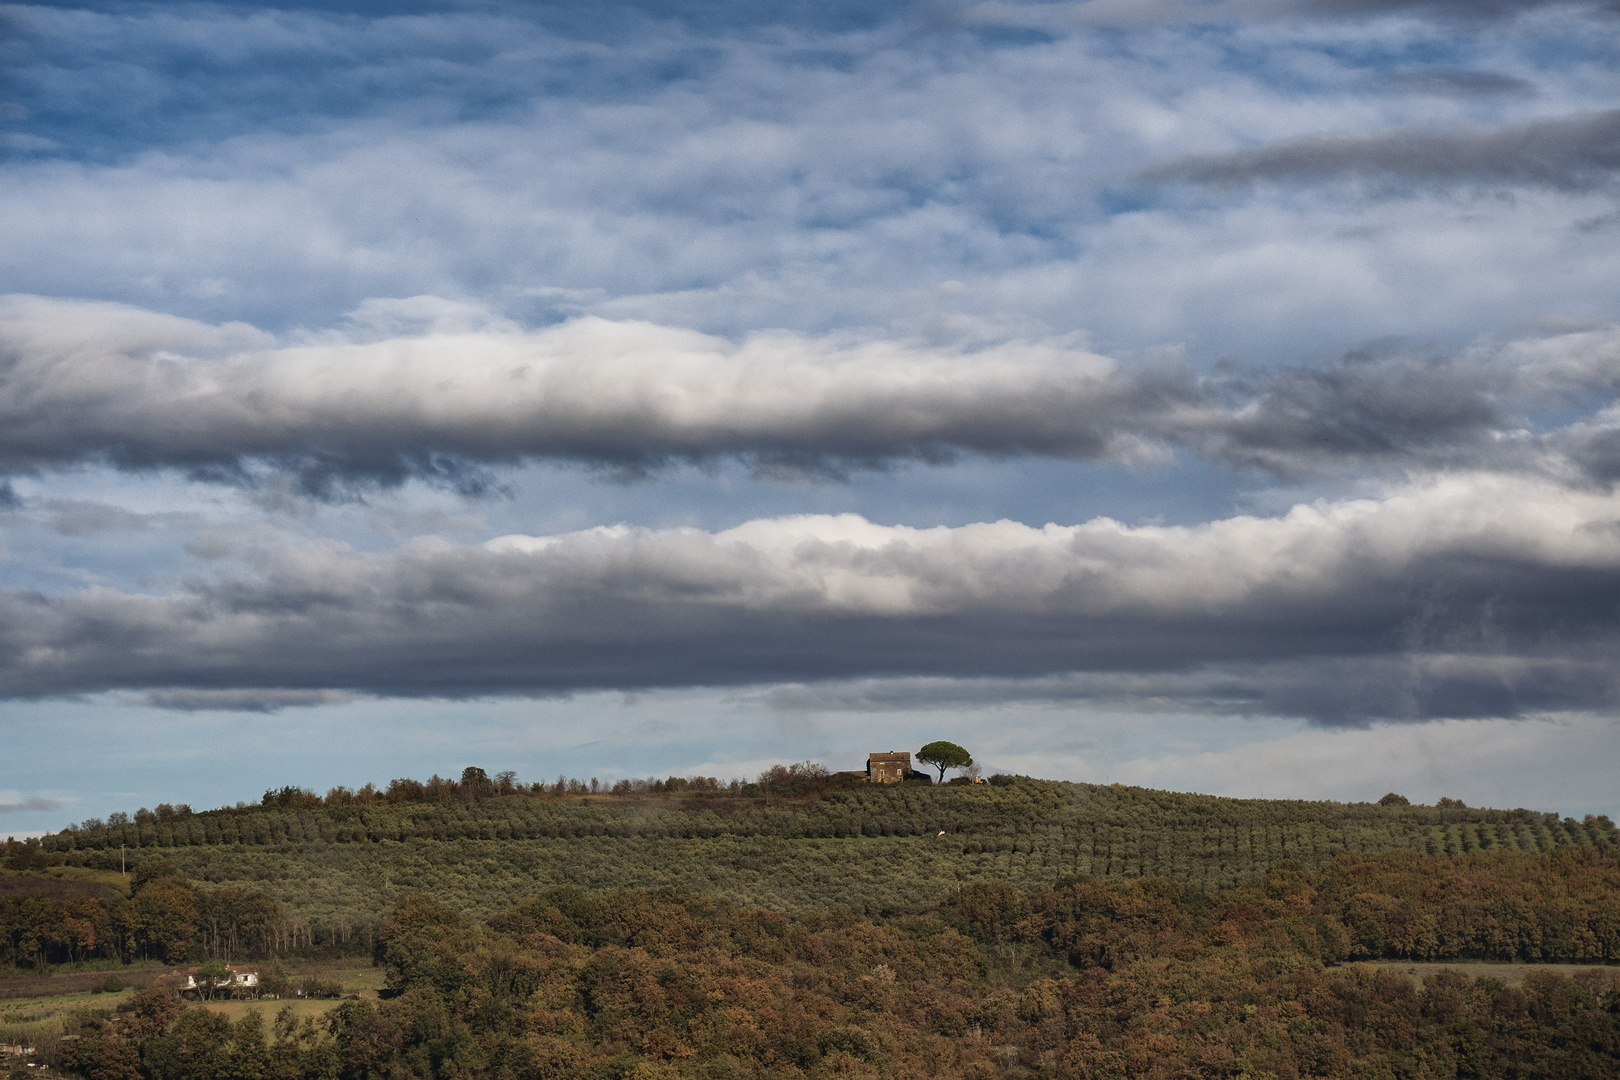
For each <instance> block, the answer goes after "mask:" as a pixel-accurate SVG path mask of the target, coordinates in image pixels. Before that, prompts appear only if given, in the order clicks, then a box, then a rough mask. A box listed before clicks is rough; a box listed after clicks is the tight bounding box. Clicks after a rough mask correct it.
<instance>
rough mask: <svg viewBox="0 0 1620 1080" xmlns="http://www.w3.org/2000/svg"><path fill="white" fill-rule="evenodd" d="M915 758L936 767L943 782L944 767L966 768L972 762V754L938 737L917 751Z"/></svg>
mask: <svg viewBox="0 0 1620 1080" xmlns="http://www.w3.org/2000/svg"><path fill="white" fill-rule="evenodd" d="M917 760H918V761H920V762H922V763H923V764H925V765H932V766H933V767H934V768H936V769H938V770H939V779H940V782H941V783H943V782H944V781H945V770H946V769H965V768H967V767H968V766H969V765H972V764H973V755H972V754H970V753H968V752H967V751H966V750H964V749H962V748H961V747H960V746H957V745H956V744H955V743H953V742H946V741H945V740H943V739H940V740H938V741H937V742H931V743H929V744H928V745H927V746H925V747H923V748H922V749H921V750H919V751H917Z"/></svg>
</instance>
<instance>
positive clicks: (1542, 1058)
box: [39, 848, 1620, 1080]
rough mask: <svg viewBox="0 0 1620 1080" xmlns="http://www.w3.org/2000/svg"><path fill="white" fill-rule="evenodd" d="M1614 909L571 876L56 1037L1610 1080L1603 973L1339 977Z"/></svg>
mask: <svg viewBox="0 0 1620 1080" xmlns="http://www.w3.org/2000/svg"><path fill="white" fill-rule="evenodd" d="M1617 898H1620V864H1617V862H1616V859H1615V857H1614V852H1613V849H1604V850H1599V849H1593V848H1585V849H1576V848H1565V849H1561V850H1559V851H1556V852H1553V853H1547V854H1524V853H1476V854H1472V855H1468V856H1462V857H1459V858H1455V859H1446V858H1441V857H1436V856H1431V855H1427V854H1423V853H1416V852H1392V853H1389V854H1386V855H1383V856H1379V857H1377V858H1372V859H1361V858H1357V857H1354V856H1349V855H1344V856H1340V857H1338V858H1336V859H1335V860H1334V861H1333V862H1332V864H1331V865H1330V866H1328V867H1326V868H1324V869H1323V870H1322V871H1321V872H1311V871H1309V870H1306V869H1304V868H1302V867H1300V866H1298V865H1280V866H1276V867H1273V868H1272V869H1271V870H1270V871H1268V872H1267V873H1266V874H1265V875H1264V876H1263V877H1262V878H1260V879H1259V880H1258V881H1256V882H1255V883H1254V884H1253V885H1252V886H1250V887H1247V888H1243V889H1236V890H1218V891H1214V892H1210V891H1201V890H1197V889H1191V888H1185V887H1181V886H1177V885H1175V884H1174V883H1172V882H1168V881H1164V880H1162V879H1156V878H1148V879H1139V880H1135V881H1103V880H1098V879H1094V878H1080V879H1074V880H1069V881H1065V882H1060V883H1057V884H1049V885H1046V886H1043V887H1040V888H1037V889H1033V890H1019V889H1013V888H1011V887H1008V886H1006V885H1004V884H999V883H989V882H986V883H978V884H975V885H971V886H968V887H965V888H963V889H960V890H958V891H956V892H955V893H953V894H952V895H951V896H950V897H948V898H947V899H946V900H945V902H943V903H942V904H940V905H938V906H937V907H936V908H935V909H934V910H932V911H930V912H927V913H924V914H922V915H915V916H906V917H900V918H892V919H874V918H870V917H866V916H860V915H856V914H854V913H851V912H818V913H810V914H806V915H803V916H799V917H796V918H789V917H784V916H782V915H778V914H774V913H770V912H765V911H759V910H750V909H747V908H743V907H739V906H737V905H733V904H729V903H727V902H725V901H723V900H718V899H716V898H713V897H710V896H705V895H701V894H695V893H683V892H680V891H676V890H652V891H635V892H628V893H617V894H607V895H595V896H593V895H589V894H586V893H584V892H581V891H579V890H573V889H558V890H551V891H548V892H546V893H543V894H541V895H539V896H536V897H534V898H532V899H529V900H527V901H525V902H523V903H521V904H519V905H517V906H516V907H511V908H508V909H506V910H504V911H501V912H499V913H497V914H495V915H493V916H492V917H491V918H489V919H488V920H486V921H484V922H483V923H479V922H476V921H474V920H471V919H468V918H467V917H466V916H465V915H464V914H463V913H462V912H460V911H458V910H456V909H455V908H453V907H451V906H448V905H445V904H443V903H441V902H439V901H436V900H433V899H432V898H429V897H426V896H420V895H416V896H409V897H405V898H403V899H402V900H401V901H400V902H399V903H398V904H397V905H396V906H395V908H394V909H393V911H392V912H391V914H390V916H389V918H388V920H387V921H386V922H385V924H384V925H383V927H382V929H381V934H380V936H379V956H380V959H381V960H382V962H383V964H384V965H385V968H386V972H387V984H388V987H389V993H390V996H389V997H388V998H387V999H386V1000H383V1001H381V1002H376V1003H373V1002H370V1001H352V1002H343V1003H342V1004H341V1005H339V1006H338V1007H337V1008H336V1009H334V1010H333V1011H332V1012H331V1013H329V1014H328V1016H327V1018H326V1019H325V1020H324V1022H321V1021H316V1020H314V1019H300V1018H298V1017H297V1016H296V1015H295V1014H294V1012H293V1011H292V1010H291V1009H286V1010H283V1011H281V1012H279V1013H277V1015H276V1016H275V1019H274V1021H273V1022H272V1023H271V1024H270V1025H269V1027H268V1029H267V1028H266V1026H265V1023H264V1021H263V1020H262V1019H260V1018H259V1017H258V1015H257V1014H256V1013H252V1012H250V1013H248V1014H245V1015H244V1016H243V1017H242V1018H241V1019H239V1020H237V1021H235V1022H234V1023H233V1022H232V1021H230V1020H228V1019H226V1018H224V1017H222V1016H219V1015H217V1014H214V1013H209V1012H206V1011H204V1010H201V1009H195V1008H192V1009H187V1008H184V1007H183V1006H182V1003H181V1002H179V1001H178V999H176V998H174V997H173V996H172V995H170V994H167V993H166V992H165V991H162V990H158V989H153V990H146V991H142V992H140V993H139V994H137V995H136V997H135V999H134V1000H132V1001H131V1002H129V1003H128V1004H127V1005H125V1006H121V1007H120V1009H119V1011H118V1013H117V1014H102V1015H96V1014H92V1013H85V1014H81V1015H80V1016H79V1017H78V1018H76V1019H75V1021H74V1022H73V1023H72V1024H71V1025H70V1027H69V1028H68V1030H67V1031H66V1032H65V1034H68V1035H72V1036H75V1037H74V1038H72V1039H65V1038H61V1037H59V1036H52V1035H50V1034H49V1033H47V1034H45V1035H43V1036H42V1037H41V1038H40V1039H39V1045H40V1047H41V1048H42V1054H43V1055H44V1056H45V1057H46V1059H47V1061H48V1062H49V1063H51V1064H54V1065H56V1066H57V1067H58V1068H61V1069H64V1070H67V1071H70V1072H77V1073H78V1074H80V1075H83V1076H85V1077H87V1078H89V1080H113V1078H114V1077H117V1078H118V1080H138V1078H145V1077H150V1078H153V1080H158V1078H162V1080H193V1078H198V1080H200V1078H203V1077H209V1078H216V1077H228V1076H243V1077H248V1076H251V1077H264V1078H269V1080H302V1078H306V1077H307V1078H310V1080H314V1078H316V1077H341V1078H343V1080H362V1078H370V1077H395V1078H406V1077H423V1078H427V1077H435V1078H437V1077H446V1078H448V1077H456V1076H492V1077H495V1076H499V1077H511V1078H514V1080H563V1078H570V1080H571V1078H587V1080H686V1078H691V1080H742V1078H751V1080H752V1078H766V1077H773V1078H774V1077H781V1078H783V1080H821V1078H824V1077H825V1078H829V1080H830V1078H832V1077H859V1076H865V1077H923V1076H929V1077H940V1078H944V1080H992V1078H1001V1077H1006V1078H1009V1080H1011V1078H1014V1077H1030V1076H1051V1077H1056V1078H1061V1080H1071V1078H1072V1080H1103V1078H1125V1077H1131V1078H1137V1077H1144V1078H1145V1077H1240V1076H1251V1077H1261V1076H1271V1077H1278V1078H1283V1077H1292V1078H1304V1077H1414V1078H1417V1077H1442V1076H1444V1077H1457V1076H1467V1077H1478V1078H1485V1080H1495V1078H1503V1080H1506V1078H1509V1077H1513V1078H1528V1077H1548V1078H1552V1077H1558V1078H1563V1077H1594V1078H1601V1077H1613V1076H1616V1075H1620V980H1617V979H1616V977H1615V976H1616V973H1615V972H1613V971H1608V970H1604V969H1597V970H1591V971H1586V972H1582V973H1580V974H1578V975H1576V976H1575V977H1573V978H1566V977H1563V975H1561V974H1560V973H1558V972H1556V971H1553V970H1548V969H1544V968H1543V969H1537V970H1535V971H1533V972H1531V973H1530V974H1528V975H1527V976H1526V977H1525V978H1524V979H1523V980H1522V983H1521V984H1520V985H1509V984H1508V983H1506V982H1504V981H1502V980H1499V979H1495V978H1481V979H1469V978H1467V977H1465V976H1463V975H1461V974H1458V973H1455V972H1443V973H1440V974H1437V975H1432V976H1429V977H1428V978H1426V979H1424V980H1423V983H1422V985H1421V987H1419V986H1416V985H1414V983H1413V982H1412V981H1410V980H1408V978H1406V977H1405V976H1403V975H1402V974H1399V973H1398V972H1396V971H1394V970H1390V969H1389V968H1387V967H1386V968H1382V969H1375V968H1372V967H1367V966H1362V965H1350V966H1334V965H1335V963H1336V962H1337V961H1341V960H1345V959H1355V958H1356V957H1358V956H1377V955H1391V954H1392V953H1391V950H1392V949H1401V948H1404V949H1415V950H1420V951H1421V950H1425V949H1435V948H1438V949H1447V948H1465V947H1467V948H1472V947H1484V948H1487V949H1488V948H1492V947H1495V946H1494V945H1493V944H1492V943H1493V942H1497V941H1513V942H1518V943H1519V946H1518V947H1523V946H1525V945H1526V944H1528V943H1531V942H1534V943H1536V944H1535V945H1534V948H1536V949H1538V950H1541V951H1542V952H1543V954H1547V952H1548V949H1549V947H1551V951H1552V952H1557V951H1559V949H1560V948H1563V949H1564V951H1565V952H1568V953H1570V954H1572V955H1573V954H1579V953H1582V952H1583V951H1586V950H1588V949H1589V948H1590V943H1591V942H1593V941H1594V940H1601V941H1603V942H1604V944H1603V945H1602V946H1601V948H1600V951H1602V952H1604V953H1605V956H1606V957H1607V958H1608V959H1614V958H1615V957H1616V956H1617V952H1616V945H1617V944H1620V943H1616V942H1613V941H1611V940H1610V939H1609V938H1608V937H1604V936H1603V934H1604V932H1603V931H1600V929H1599V928H1600V927H1605V926H1606V927H1608V928H1609V931H1607V933H1609V934H1610V935H1611V936H1612V933H1613V931H1614V928H1616V927H1620V918H1617V916H1620V909H1617V908H1616V904H1617V902H1620V900H1617ZM1582 913H1584V915H1585V917H1586V918H1587V919H1588V921H1587V922H1585V923H1579V922H1578V923H1576V924H1574V925H1573V927H1572V929H1573V932H1568V929H1569V928H1566V926H1565V920H1567V919H1568V918H1569V917H1571V916H1576V915H1580V914H1582ZM1593 934H1597V937H1596V938H1594V937H1593V936H1592V935H1593ZM1557 941H1563V942H1566V943H1567V947H1564V946H1554V945H1553V943H1554V942H1557ZM1586 958H1587V959H1594V960H1595V959H1598V957H1596V956H1587V957H1586ZM271 1007H272V1008H273V1007H274V1006H271Z"/></svg>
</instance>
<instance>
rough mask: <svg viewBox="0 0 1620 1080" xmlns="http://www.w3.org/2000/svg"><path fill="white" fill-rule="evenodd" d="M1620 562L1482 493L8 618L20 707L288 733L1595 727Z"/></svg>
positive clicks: (533, 541) (891, 534)
mask: <svg viewBox="0 0 1620 1080" xmlns="http://www.w3.org/2000/svg"><path fill="white" fill-rule="evenodd" d="M1617 536H1620V497H1616V496H1614V495H1609V494H1603V493H1599V492H1595V491H1593V492H1584V493H1583V492H1578V491H1577V492H1572V491H1570V490H1569V489H1567V488H1564V487H1562V486H1559V485H1555V484H1552V483H1549V482H1546V481H1539V480H1528V479H1507V478H1502V477H1490V476H1477V475H1475V476H1454V477H1450V478H1447V479H1443V480H1437V481H1433V482H1429V483H1426V484H1422V485H1415V486H1412V487H1410V488H1407V489H1404V490H1401V491H1398V492H1395V493H1393V494H1390V495H1389V496H1387V497H1385V498H1382V499H1365V500H1353V501H1343V502H1324V503H1318V504H1312V505H1301V506H1297V507H1295V508H1294V509H1293V510H1291V511H1290V512H1288V513H1287V514H1285V515H1283V516H1280V517H1274V518H1258V517H1235V518H1230V519H1226V520H1222V521H1216V522H1212V523H1209V524H1206V525H1201V526H1197V527H1177V528H1167V527H1142V528H1132V527H1127V526H1125V525H1122V524H1120V523H1118V522H1115V521H1111V520H1107V519H1099V520H1095V521H1091V522H1087V523H1085V524H1081V525H1074V526H1058V525H1048V526H1046V527H1044V528H1032V527H1029V526H1026V525H1022V524H1018V523H1015V522H1009V521H1000V522H993V523H984V524H977V525H969V526H964V527H960V528H935V529H914V528H906V527H889V526H881V525H876V524H873V523H871V522H868V521H866V520H863V519H861V518H859V517H855V516H852V515H845V516H838V517H826V516H806V517H789V518H775V519H766V520H758V521H753V522H749V523H746V524H744V525H742V526H739V527H737V528H735V529H730V530H727V531H724V532H719V533H707V532H702V531H699V530H694V529H669V530H653V529H641V528H629V527H622V526H621V527H613V528H598V529H592V530H588V531H584V532H578V533H570V534H566V535H561V536H552V537H528V536H512V537H505V538H502V539H499V540H495V541H491V542H489V543H486V544H483V545H477V546H471V545H460V544H454V543H450V542H447V541H443V540H419V541H415V542H412V543H410V544H407V545H405V546H404V547H402V548H400V549H398V550H396V551H393V552H390V553H385V554H363V553H359V552H356V551H353V550H351V549H349V548H347V547H344V546H342V545H338V544H323V545H313V546H306V547H299V548H289V549H285V550H282V551H280V552H278V553H274V554H272V555H270V556H267V557H266V558H265V561H264V562H263V564H262V566H261V567H260V568H259V569H258V570H256V571H254V572H251V573H244V572H222V573H221V575H220V576H218V577H216V578H214V579H212V580H207V581H198V582H194V583H193V584H191V585H190V586H189V587H188V588H186V589H185V590H184V591H180V592H176V593H174V594H171V595H167V596H145V595H132V594H128V593H122V592H117V591H113V590H110V589H104V588H93V589H85V590H83V591H80V592H76V593H72V594H68V595H64V596H60V597H47V596H42V595H38V594H31V593H20V592H8V593H4V594H0V692H3V693H5V694H7V695H13V696H44V695H57V694H77V693H89V692H95V691H104V690H114V689H124V690H152V691H156V692H157V695H156V696H155V697H154V698H153V702H154V703H156V704H162V703H165V702H173V703H178V704H181V705H182V707H222V706H223V707H233V706H232V702H238V704H237V705H236V706H235V707H248V708H273V707H277V704H278V703H282V704H299V703H304V702H305V701H313V700H322V699H321V698H319V697H318V696H311V695H310V694H309V692H320V693H325V692H334V691H335V692H340V693H362V694H376V695H387V696H446V697H475V696H483V695H490V694H495V695H500V694H519V695H533V694H557V693H567V692H569V691H574V690H586V689H603V688H620V689H629V688H638V687H682V686H706V685H707V686H718V685H770V684H781V683H821V682H828V681H836V680H846V681H847V680H859V679H870V678H876V679H897V678H898V679H923V680H936V682H934V683H933V684H932V685H934V686H936V687H937V686H939V685H940V684H939V683H938V682H937V680H941V679H947V680H959V679H964V678H967V679H974V678H979V679H988V680H994V679H1014V680H1016V679H1037V680H1040V679H1047V680H1056V682H1055V683H1054V684H1053V685H1059V684H1063V685H1066V686H1067V688H1068V689H1067V690H1065V693H1068V694H1069V695H1070V696H1073V697H1086V696H1092V697H1098V698H1102V697H1106V698H1108V699H1110V700H1115V701H1121V700H1124V701H1129V700H1139V701H1143V702H1152V701H1154V700H1158V701H1160V702H1184V703H1187V704H1188V705H1196V706H1198V707H1199V708H1209V707H1211V706H1214V707H1217V708H1219V709H1224V710H1225V711H1234V712H1257V713H1258V712H1263V713H1267V714H1273V715H1286V716H1304V717H1310V718H1312V719H1315V720H1317V721H1320V722H1324V723H1363V722H1369V721H1373V720H1379V719H1426V718H1432V717H1445V716H1511V715H1519V714H1521V713H1523V712H1527V711H1540V710H1556V709H1565V708H1595V707H1604V706H1607V705H1609V704H1612V703H1613V702H1614V700H1615V698H1616V682H1617V676H1616V674H1615V671H1614V665H1613V663H1612V657H1613V655H1614V649H1615V647H1616V645H1617V644H1620V637H1617V633H1616V631H1617V627H1616V624H1615V611H1616V610H1617V605H1620V542H1617V540H1616V537H1617ZM242 688H252V689H251V690H243V689H242ZM273 691H276V692H289V691H290V692H293V693H291V694H286V693H283V696H282V697H280V698H277V697H276V696H275V694H274V693H272V692H273ZM188 695H189V696H188ZM233 695H234V696H233Z"/></svg>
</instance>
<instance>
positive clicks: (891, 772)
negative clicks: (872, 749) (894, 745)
mask: <svg viewBox="0 0 1620 1080" xmlns="http://www.w3.org/2000/svg"><path fill="white" fill-rule="evenodd" d="M910 775H911V754H910V752H909V751H905V750H890V751H888V752H887V753H876V754H868V755H866V779H867V782H868V783H872V784H898V783H899V782H900V781H902V780H904V779H905V778H906V777H908V776H910Z"/></svg>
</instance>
